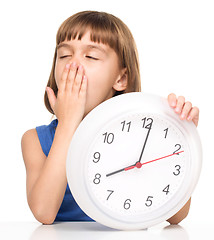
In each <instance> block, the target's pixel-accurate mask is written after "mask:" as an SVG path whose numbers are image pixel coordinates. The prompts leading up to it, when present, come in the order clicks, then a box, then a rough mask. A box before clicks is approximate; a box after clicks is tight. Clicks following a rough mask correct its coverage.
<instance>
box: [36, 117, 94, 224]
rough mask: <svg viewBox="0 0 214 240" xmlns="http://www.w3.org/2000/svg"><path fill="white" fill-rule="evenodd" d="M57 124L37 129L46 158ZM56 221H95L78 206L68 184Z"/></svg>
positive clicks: (54, 122) (56, 121) (53, 123)
mask: <svg viewBox="0 0 214 240" xmlns="http://www.w3.org/2000/svg"><path fill="white" fill-rule="evenodd" d="M57 124H58V120H57V119H55V120H53V121H52V122H51V123H50V124H49V125H42V126H38V127H36V131H37V134H38V137H39V141H40V144H41V147H42V150H43V152H44V154H45V155H46V156H48V154H49V151H50V149H51V146H52V143H53V139H54V135H55V130H56V127H57ZM56 221H94V220H93V219H91V218H90V217H89V216H87V215H86V214H85V213H84V212H83V211H82V209H81V208H80V207H79V206H78V204H77V203H76V201H75V200H74V198H73V196H72V194H71V191H70V189H69V186H68V184H67V187H66V191H65V195H64V198H63V201H62V204H61V206H60V209H59V211H58V213H57V216H56V218H55V220H54V222H56Z"/></svg>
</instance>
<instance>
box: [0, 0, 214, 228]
mask: <svg viewBox="0 0 214 240" xmlns="http://www.w3.org/2000/svg"><path fill="white" fill-rule="evenodd" d="M82 10H98V11H106V12H109V13H112V14H114V15H115V16H117V17H119V18H120V19H121V20H122V21H124V22H125V23H126V24H127V25H128V27H129V28H130V30H131V32H132V34H133V36H134V38H135V40H136V43H137V47H138V51H139V58H140V70H141V78H142V90H143V91H145V92H151V93H155V94H159V95H162V96H166V97H167V95H168V94H169V93H171V92H174V93H176V94H177V95H183V96H185V97H186V99H187V100H189V101H191V102H192V103H193V105H196V106H198V107H199V109H200V121H199V126H198V131H199V134H200V136H201V140H202V145H203V168H202V172H201V177H200V180H199V183H198V185H197V187H196V190H195V192H194V194H193V198H192V205H191V210H190V213H189V216H188V217H187V218H186V219H185V220H184V221H185V222H186V223H188V222H191V223H192V222H197V223H198V224H201V225H203V224H205V223H206V222H211V221H212V220H213V216H212V215H213V214H214V205H213V202H214V188H213V183H214V174H213V172H214V159H213V146H214V141H213V134H214V127H213V122H214V113H213V88H214V87H213V86H214V85H213V82H214V81H213V80H214V14H213V13H214V2H213V1H208V0H203V1H202V0H201V1H197V0H195V1H189V0H179V1H173V0H162V1H160V0H157V1H134V0H132V1H115V0H114V1H109V0H108V1H100V0H98V1H93V0H90V1H87V0H85V1H83V0H78V1H72V0H70V1H62V0H61V1H35V2H33V1H21V0H19V1H15V0H14V1H4V3H1V4H0V77H1V79H0V89H1V90H0V136H1V138H0V141H1V144H0V153H1V157H0V221H16V222H17V221H36V220H35V219H34V217H33V215H32V213H31V211H30V210H29V207H28V205H27V200H26V172H25V166H24V163H23V159H22V153H21V137H22V135H23V133H24V132H25V131H26V130H28V129H30V128H35V127H36V126H39V125H43V124H49V122H50V121H51V114H50V113H49V112H48V111H47V110H46V108H45V106H44V103H43V95H44V91H45V86H46V84H47V81H48V78H49V74H50V71H51V66H52V60H53V56H54V49H55V44H56V42H55V41H56V40H55V39H56V32H57V30H58V28H59V26H60V25H61V23H62V22H63V21H64V20H65V19H67V18H68V17H70V16H71V15H72V14H74V13H76V12H78V11H82Z"/></svg>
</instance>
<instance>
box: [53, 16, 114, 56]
mask: <svg viewBox="0 0 214 240" xmlns="http://www.w3.org/2000/svg"><path fill="white" fill-rule="evenodd" d="M87 31H90V40H91V41H92V42H96V43H103V44H105V45H108V46H109V47H111V48H113V49H114V50H115V51H116V52H117V53H118V52H119V46H118V42H119V41H118V31H117V29H116V27H115V25H114V24H112V19H111V21H110V19H109V16H106V14H105V13H102V14H101V15H100V16H98V15H97V14H94V15H92V14H87V12H85V14H82V15H81V14H80V15H78V16H76V17H75V16H73V17H72V18H68V19H67V20H66V21H64V22H63V24H62V25H61V26H60V28H59V30H58V32H57V36H56V43H57V45H58V44H60V43H61V42H63V41H70V40H74V39H76V38H77V39H78V40H81V39H82V37H83V36H84V34H85V33H86V32H87Z"/></svg>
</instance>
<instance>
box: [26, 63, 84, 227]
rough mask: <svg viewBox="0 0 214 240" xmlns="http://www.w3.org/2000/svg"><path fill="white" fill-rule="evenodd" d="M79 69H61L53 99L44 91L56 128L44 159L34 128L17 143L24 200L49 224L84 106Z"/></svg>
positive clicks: (63, 185)
mask: <svg viewBox="0 0 214 240" xmlns="http://www.w3.org/2000/svg"><path fill="white" fill-rule="evenodd" d="M83 76H84V71H83V69H81V70H80V69H78V70H77V68H71V70H69V68H68V67H67V68H65V69H64V71H63V73H62V77H61V80H60V82H59V86H58V95H57V98H56V96H55V94H54V92H53V90H52V89H51V88H47V94H48V99H49V102H50V105H51V107H52V109H53V111H54V113H55V115H56V116H57V119H58V126H57V129H56V132H55V136H54V140H53V143H52V146H51V149H50V152H49V155H48V157H47V158H46V156H45V155H44V153H43V152H42V149H41V146H40V143H39V140H38V136H37V133H36V130H35V129H32V130H29V131H27V132H26V133H25V134H24V135H23V137H22V141H21V145H22V154H23V159H24V163H25V166H26V175H27V179H26V181H27V199H28V204H29V207H30V209H31V211H32V213H33V214H34V216H35V218H36V219H37V220H38V221H39V222H41V223H44V224H51V223H53V221H54V220H55V217H56V214H57V212H58V210H59V208H60V205H61V203H62V200H63V197H64V193H65V190H66V185H67V179H66V157H67V151H68V147H69V144H70V141H71V139H72V136H73V134H74V132H75V130H76V128H77V127H78V125H79V123H80V122H81V120H82V118H83V116H84V112H85V103H86V89H87V81H86V79H85V78H84V81H83Z"/></svg>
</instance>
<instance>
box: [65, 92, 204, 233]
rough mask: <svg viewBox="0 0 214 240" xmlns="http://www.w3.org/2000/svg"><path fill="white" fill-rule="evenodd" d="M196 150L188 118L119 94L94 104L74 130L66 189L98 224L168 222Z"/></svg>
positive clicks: (189, 185) (195, 173) (140, 96)
mask: <svg viewBox="0 0 214 240" xmlns="http://www.w3.org/2000/svg"><path fill="white" fill-rule="evenodd" d="M201 160H202V148H201V142H200V137H199V135H198V133H197V130H196V127H195V126H194V124H193V123H192V122H187V121H181V119H180V118H179V117H178V116H177V114H175V113H174V111H173V109H172V108H170V107H169V104H168V102H167V100H166V99H165V98H162V97H159V96H155V95H152V94H146V93H140V92H139V93H136V92H134V93H126V94H121V95H119V96H116V97H113V98H111V99H108V100H107V101H105V102H103V103H101V104H100V105H98V106H97V107H96V108H94V109H93V110H92V111H91V112H90V113H89V114H88V115H87V116H86V117H85V118H84V119H83V121H82V122H81V123H80V125H79V127H78V128H77V130H76V132H75V134H74V136H73V138H72V141H71V144H70V147H69V151H68V156H67V163H66V172H67V179H68V183H69V187H70V190H71V193H72V194H73V196H74V198H75V200H76V202H77V203H78V205H79V206H80V208H81V209H82V210H83V211H84V212H85V213H86V214H87V215H88V216H90V217H91V218H92V219H94V220H95V221H97V222H99V223H101V224H104V225H106V226H109V227H112V228H116V229H123V230H134V229H142V228H147V227H150V226H152V225H154V224H157V223H160V222H162V221H165V220H167V219H169V218H170V217H171V216H173V215H174V214H175V213H177V212H178V211H179V210H180V209H181V208H182V207H183V206H184V204H185V203H186V202H187V201H188V200H189V198H190V197H191V194H192V192H193V190H194V188H195V186H196V183H197V181H198V178H199V175H200V169H201V162H202V161H201Z"/></svg>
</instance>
